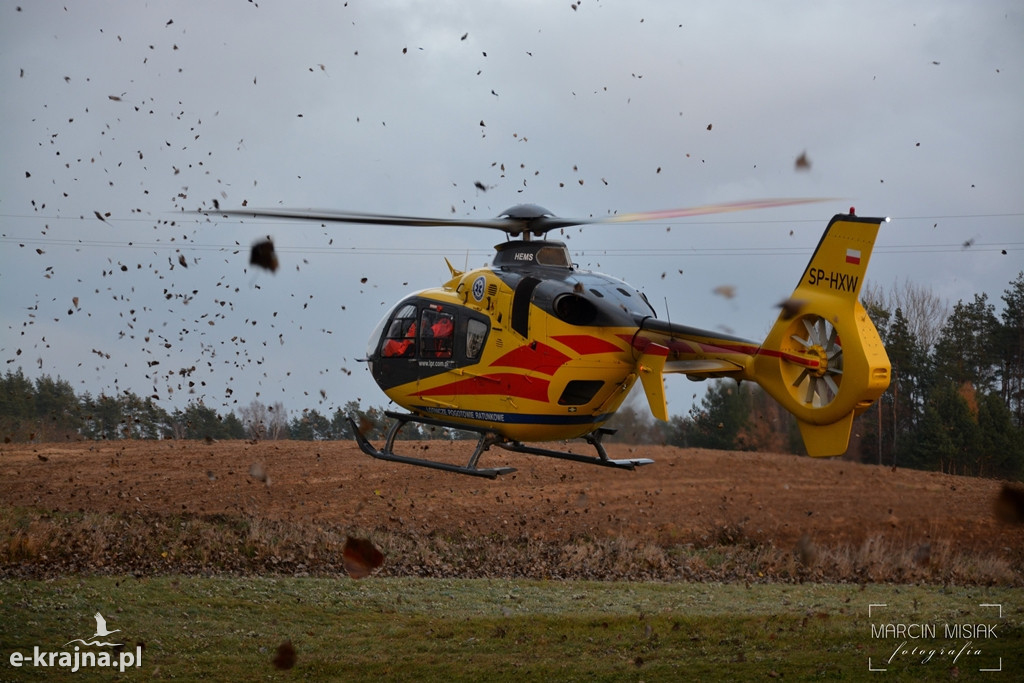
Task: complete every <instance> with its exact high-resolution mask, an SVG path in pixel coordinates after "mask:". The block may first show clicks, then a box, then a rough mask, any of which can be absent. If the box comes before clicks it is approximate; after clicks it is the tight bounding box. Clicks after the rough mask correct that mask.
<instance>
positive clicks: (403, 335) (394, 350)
mask: <svg viewBox="0 0 1024 683" xmlns="http://www.w3.org/2000/svg"><path fill="white" fill-rule="evenodd" d="M415 353H416V306H415V304H406V305H405V306H402V308H401V309H400V310H399V311H398V313H396V314H395V317H394V318H392V319H391V324H390V325H389V326H388V331H387V334H386V335H385V336H384V343H383V346H382V347H381V355H382V356H384V357H385V358H408V357H410V356H413V355H415Z"/></svg>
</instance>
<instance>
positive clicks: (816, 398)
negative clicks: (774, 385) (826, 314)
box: [789, 315, 843, 408]
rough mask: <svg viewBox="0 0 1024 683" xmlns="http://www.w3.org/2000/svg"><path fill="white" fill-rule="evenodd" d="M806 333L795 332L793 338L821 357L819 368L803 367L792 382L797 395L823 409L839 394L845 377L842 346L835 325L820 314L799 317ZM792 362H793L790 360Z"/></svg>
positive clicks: (807, 351)
mask: <svg viewBox="0 0 1024 683" xmlns="http://www.w3.org/2000/svg"><path fill="white" fill-rule="evenodd" d="M800 323H801V324H802V325H803V327H804V329H805V330H806V335H802V334H799V333H797V334H792V335H790V339H792V340H793V341H795V342H797V343H798V344H800V346H802V347H803V349H804V351H805V353H807V354H811V355H815V356H818V360H819V363H818V367H816V368H810V367H806V366H804V367H803V368H802V369H801V370H800V374H799V375H797V378H796V379H795V380H794V381H793V383H792V386H793V387H794V389H796V395H797V396H798V397H802V400H803V402H804V403H805V404H806V405H808V406H810V407H812V408H823V407H825V406H827V405H828V404H829V403H831V402H832V401H833V400H834V399H835V397H836V396H837V395H838V394H839V385H840V383H841V382H842V378H843V348H842V347H841V346H840V345H839V333H838V331H837V330H836V327H835V326H834V325H833V324H832V323H830V322H829V321H827V320H825V319H824V318H822V317H821V316H818V315H807V316H804V317H802V318H801V319H800ZM789 362H793V361H789Z"/></svg>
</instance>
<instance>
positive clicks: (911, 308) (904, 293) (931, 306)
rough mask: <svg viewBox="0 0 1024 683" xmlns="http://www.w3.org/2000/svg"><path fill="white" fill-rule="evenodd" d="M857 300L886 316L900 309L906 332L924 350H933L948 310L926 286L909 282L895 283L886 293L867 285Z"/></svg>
mask: <svg viewBox="0 0 1024 683" xmlns="http://www.w3.org/2000/svg"><path fill="white" fill-rule="evenodd" d="M861 301H862V302H863V303H864V305H865V306H866V307H868V308H870V306H869V304H874V305H876V306H878V307H879V308H880V309H882V310H885V311H888V312H889V313H894V312H895V311H896V309H900V310H901V311H902V312H903V317H904V318H905V319H906V322H907V328H908V329H909V331H910V333H911V334H912V335H913V336H914V338H916V339H917V341H918V342H919V343H920V344H921V346H923V347H924V349H925V350H926V351H930V350H931V349H933V348H935V343H936V342H937V341H938V340H939V334H940V333H941V331H942V328H943V326H944V325H945V324H946V318H948V317H949V311H950V307H949V302H948V301H946V300H945V299H943V298H941V297H940V296H938V295H937V294H935V292H933V291H932V290H931V288H930V287H928V286H926V285H918V284H915V283H913V282H911V281H910V280H904V281H903V282H902V283H901V282H900V281H899V280H896V281H895V282H894V283H893V285H892V287H891V288H889V289H888V290H886V289H884V288H883V287H882V286H881V285H878V284H876V283H874V282H867V283H865V285H864V289H863V290H862V291H861Z"/></svg>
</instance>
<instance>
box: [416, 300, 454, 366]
mask: <svg viewBox="0 0 1024 683" xmlns="http://www.w3.org/2000/svg"><path fill="white" fill-rule="evenodd" d="M439 309H440V306H437V307H435V306H429V307H427V308H424V309H423V314H422V315H421V316H420V357H421V358H451V357H452V341H453V340H454V339H455V321H454V320H452V316H451V314H449V313H444V312H442V311H441V310H439Z"/></svg>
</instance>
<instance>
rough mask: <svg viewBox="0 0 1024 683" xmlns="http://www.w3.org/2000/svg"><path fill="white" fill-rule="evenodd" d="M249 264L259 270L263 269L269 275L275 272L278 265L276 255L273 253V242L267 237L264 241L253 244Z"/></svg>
mask: <svg viewBox="0 0 1024 683" xmlns="http://www.w3.org/2000/svg"><path fill="white" fill-rule="evenodd" d="M249 263H251V264H252V265H254V266H259V267H260V268H265V269H267V270H269V271H270V272H271V273H273V272H275V271H277V267H278V265H279V263H278V260H277V253H275V252H274V242H273V240H271V239H270V237H267V238H266V239H264V240H260V241H258V242H255V243H254V244H253V245H252V252H251V253H250V254H249Z"/></svg>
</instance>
